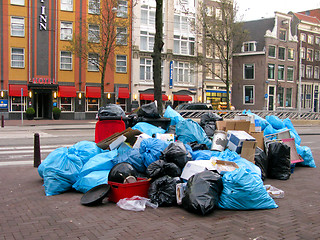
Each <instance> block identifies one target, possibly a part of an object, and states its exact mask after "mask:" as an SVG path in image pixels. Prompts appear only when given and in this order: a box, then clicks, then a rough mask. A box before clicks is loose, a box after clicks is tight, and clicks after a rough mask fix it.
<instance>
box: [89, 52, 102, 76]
mask: <svg viewBox="0 0 320 240" xmlns="http://www.w3.org/2000/svg"><path fill="white" fill-rule="evenodd" d="M88 71H90V72H98V71H99V55H98V54H97V53H89V55H88Z"/></svg>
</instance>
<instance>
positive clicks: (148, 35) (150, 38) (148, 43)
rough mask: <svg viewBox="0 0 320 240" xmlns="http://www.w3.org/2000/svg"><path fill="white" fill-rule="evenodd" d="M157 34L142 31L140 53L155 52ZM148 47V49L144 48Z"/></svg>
mask: <svg viewBox="0 0 320 240" xmlns="http://www.w3.org/2000/svg"><path fill="white" fill-rule="evenodd" d="M143 38H144V39H146V43H145V44H142V39H143ZM154 39H155V33H152V32H148V31H140V51H147V52H153V46H154ZM145 46H146V48H144V47H145Z"/></svg>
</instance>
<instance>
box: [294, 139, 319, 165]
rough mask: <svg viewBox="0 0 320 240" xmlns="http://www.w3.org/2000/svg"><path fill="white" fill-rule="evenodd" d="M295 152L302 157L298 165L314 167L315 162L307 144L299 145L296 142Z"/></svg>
mask: <svg viewBox="0 0 320 240" xmlns="http://www.w3.org/2000/svg"><path fill="white" fill-rule="evenodd" d="M296 149H297V153H298V154H300V156H301V157H302V159H303V162H301V163H298V165H302V166H307V167H312V168H316V164H315V162H314V159H313V156H312V152H311V149H310V148H309V147H307V146H299V145H298V144H296Z"/></svg>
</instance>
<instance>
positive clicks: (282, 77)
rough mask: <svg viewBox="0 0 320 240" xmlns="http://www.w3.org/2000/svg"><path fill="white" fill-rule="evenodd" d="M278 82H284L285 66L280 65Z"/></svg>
mask: <svg viewBox="0 0 320 240" xmlns="http://www.w3.org/2000/svg"><path fill="white" fill-rule="evenodd" d="M278 80H284V66H283V65H278Z"/></svg>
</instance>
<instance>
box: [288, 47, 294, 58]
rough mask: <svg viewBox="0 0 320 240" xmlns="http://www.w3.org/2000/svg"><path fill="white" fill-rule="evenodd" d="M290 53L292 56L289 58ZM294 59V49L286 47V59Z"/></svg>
mask: <svg viewBox="0 0 320 240" xmlns="http://www.w3.org/2000/svg"><path fill="white" fill-rule="evenodd" d="M290 53H292V58H291V54H290ZM294 59H295V54H294V49H293V48H288V60H289V61H294Z"/></svg>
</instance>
